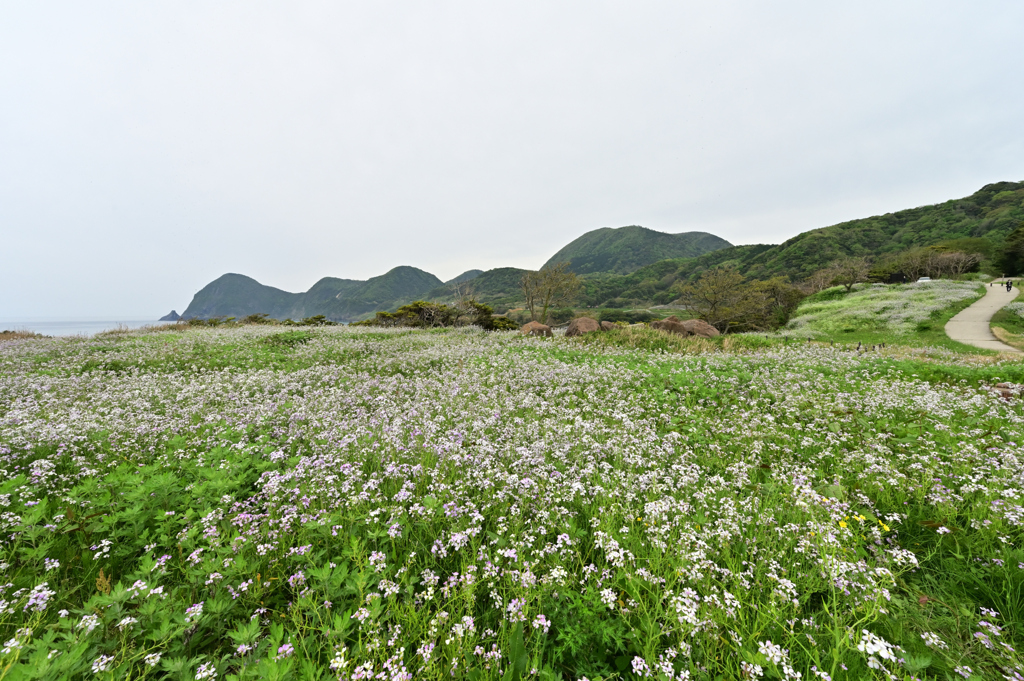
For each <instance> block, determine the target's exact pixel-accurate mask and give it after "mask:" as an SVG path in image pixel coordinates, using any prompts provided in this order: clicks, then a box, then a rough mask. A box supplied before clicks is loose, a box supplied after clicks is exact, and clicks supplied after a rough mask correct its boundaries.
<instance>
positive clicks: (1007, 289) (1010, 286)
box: [1006, 279, 1013, 293]
mask: <svg viewBox="0 0 1024 681" xmlns="http://www.w3.org/2000/svg"><path fill="white" fill-rule="evenodd" d="M1012 289H1013V282H1012V281H1010V280H1009V279H1007V280H1006V292H1007V293H1009V292H1010V291H1011V290H1012Z"/></svg>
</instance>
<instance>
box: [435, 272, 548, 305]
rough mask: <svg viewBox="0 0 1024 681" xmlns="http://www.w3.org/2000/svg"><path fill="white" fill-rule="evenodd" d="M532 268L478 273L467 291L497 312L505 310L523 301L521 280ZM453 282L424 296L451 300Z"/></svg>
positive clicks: (437, 299) (444, 300)
mask: <svg viewBox="0 0 1024 681" xmlns="http://www.w3.org/2000/svg"><path fill="white" fill-rule="evenodd" d="M529 271H530V270H522V269H519V268H518V267H498V268H495V269H493V270H487V271H486V272H483V273H481V274H478V275H477V276H476V277H474V278H473V279H472V280H470V281H469V287H468V288H467V289H466V291H465V293H469V294H470V295H472V296H473V297H474V298H475V299H476V300H477V301H478V302H481V303H484V304H486V305H490V306H491V307H493V308H494V309H495V311H497V312H504V311H505V310H507V309H508V308H510V307H515V306H516V305H519V304H520V303H521V301H522V297H523V296H522V290H521V289H520V287H519V282H520V281H522V278H523V275H524V274H526V273H527V272H529ZM450 284H451V282H449V283H447V284H444V285H442V286H438V287H437V288H434V289H432V290H430V291H428V292H427V293H426V295H425V296H423V297H424V298H426V299H427V300H433V301H437V302H449V301H451V300H452V299H453V297H454V296H453V293H454V292H453V291H452V289H451V286H450Z"/></svg>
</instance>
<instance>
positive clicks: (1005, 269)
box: [996, 222, 1024, 277]
mask: <svg viewBox="0 0 1024 681" xmlns="http://www.w3.org/2000/svg"><path fill="white" fill-rule="evenodd" d="M996 265H997V266H998V267H999V269H1000V270H1001V274H1003V275H1005V276H1007V277H1015V276H1017V275H1019V274H1024V222H1022V223H1021V224H1020V227H1018V228H1017V229H1015V230H1013V231H1012V232H1010V235H1009V236H1008V237H1006V241H1005V242H1004V244H1003V250H1002V253H1000V254H999V258H998V259H997V260H996Z"/></svg>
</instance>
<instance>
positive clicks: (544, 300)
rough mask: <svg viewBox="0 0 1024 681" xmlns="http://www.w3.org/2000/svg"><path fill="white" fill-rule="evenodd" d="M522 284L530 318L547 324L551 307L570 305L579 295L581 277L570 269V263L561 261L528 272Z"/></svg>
mask: <svg viewBox="0 0 1024 681" xmlns="http://www.w3.org/2000/svg"><path fill="white" fill-rule="evenodd" d="M520 286H522V289H523V296H524V297H525V298H526V308H527V309H528V310H529V311H530V320H531V321H535V322H536V321H539V322H540V323H541V324H547V323H548V310H549V309H550V308H552V307H556V306H559V305H568V304H569V303H571V302H573V301H574V300H575V299H576V296H577V295H579V291H580V279H579V277H577V276H576V273H575V272H572V271H570V270H569V263H567V262H560V263H558V264H557V265H552V266H551V267H546V268H544V269H542V270H540V271H538V272H527V273H526V274H524V275H523V279H522V281H521V282H520ZM538 316H539V317H540V318H539V319H538Z"/></svg>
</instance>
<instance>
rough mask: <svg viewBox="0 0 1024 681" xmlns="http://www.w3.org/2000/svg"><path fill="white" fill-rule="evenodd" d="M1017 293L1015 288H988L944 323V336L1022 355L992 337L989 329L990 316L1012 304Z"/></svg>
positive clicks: (981, 346) (969, 343)
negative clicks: (975, 300) (973, 301)
mask: <svg viewBox="0 0 1024 681" xmlns="http://www.w3.org/2000/svg"><path fill="white" fill-rule="evenodd" d="M1017 293H1018V291H1017V289H1016V288H1014V289H1013V290H1012V291H1009V292H1007V290H1006V286H1005V285H1002V286H1000V285H998V283H997V285H996V286H990V287H988V290H987V291H986V292H985V295H984V297H983V298H982V299H981V300H979V301H977V302H976V303H974V304H973V305H971V306H970V307H968V308H967V309H965V310H962V311H961V312H959V313H957V314H956V315H954V316H953V318H952V319H950V320H949V321H948V322H946V335H947V336H949V337H950V338H952V339H953V340H955V341H959V342H961V343H966V344H967V345H973V346H974V347H976V348H984V349H985V350H995V351H997V352H1011V353H1014V354H1024V353H1021V351H1020V350H1018V349H1017V348H1014V347H1010V346H1009V345H1007V344H1006V343H1003V342H1002V341H1000V340H998V339H997V338H996V337H995V336H994V335H992V329H991V328H990V327H989V322H991V321H992V315H994V314H995V313H996V312H998V311H999V310H1000V309H1002V308H1003V307H1004V306H1005V305H1007V304H1008V303H1011V302H1013V299H1014V298H1016V297H1017Z"/></svg>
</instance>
